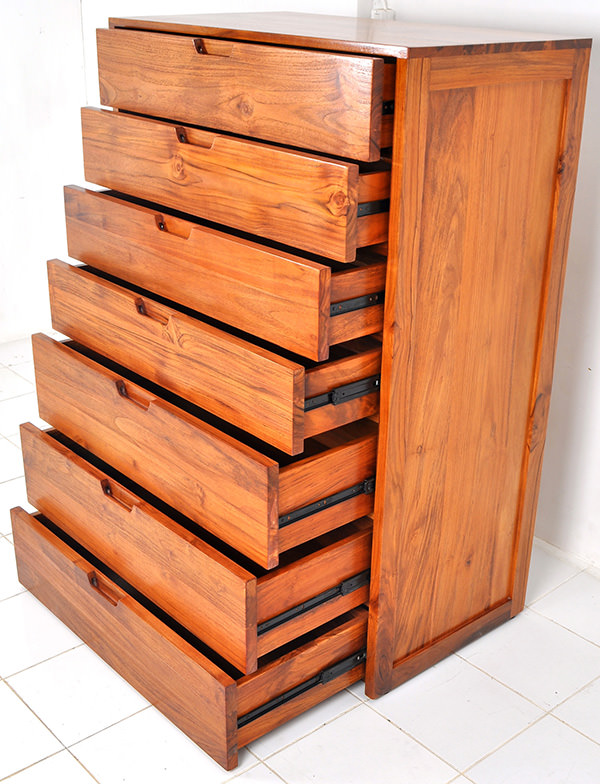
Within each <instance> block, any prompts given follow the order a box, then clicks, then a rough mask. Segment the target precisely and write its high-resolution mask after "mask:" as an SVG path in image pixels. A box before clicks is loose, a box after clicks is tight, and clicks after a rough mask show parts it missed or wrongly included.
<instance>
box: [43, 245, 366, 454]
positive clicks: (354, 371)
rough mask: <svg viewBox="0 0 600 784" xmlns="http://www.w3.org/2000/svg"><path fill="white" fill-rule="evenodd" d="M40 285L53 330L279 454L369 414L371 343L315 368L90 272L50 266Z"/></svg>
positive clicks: (345, 348)
mask: <svg viewBox="0 0 600 784" xmlns="http://www.w3.org/2000/svg"><path fill="white" fill-rule="evenodd" d="M48 279H49V284H50V306H51V311H52V324H53V326H54V328H55V329H56V330H58V331H59V332H61V333H62V334H64V335H68V336H69V337H71V338H73V339H74V340H77V341H78V342H80V343H83V345H85V346H88V347H89V348H91V349H93V350H94V351H97V352H98V353H101V354H105V353H106V354H110V358H111V359H113V360H114V361H115V362H118V363H119V364H121V365H125V367H128V368H130V369H131V370H133V371H134V372H135V373H139V374H140V375H141V376H143V377H144V378H147V379H149V380H150V381H153V382H155V383H157V384H160V385H161V386H163V387H165V388H166V389H168V390H170V391H171V392H175V393H176V394H178V395H181V396H182V397H184V398H185V399H186V400H189V401H190V402H192V403H195V404H196V405H198V406H201V407H202V408H204V409H206V410H207V411H210V412H211V413H213V414H216V415H217V416H220V417H223V418H224V419H227V421H229V422H231V423H232V424H234V425H235V426H237V427H240V428H243V429H244V430H246V431H248V432H249V433H252V434H253V435H255V436H257V437H258V438H261V439H262V440H263V441H266V442H267V443H269V444H271V445H273V446H274V447H276V448H278V449H282V450H283V451H285V452H287V453H288V454H298V453H300V452H302V450H303V448H304V439H305V438H307V437H309V436H312V435H316V434H318V433H322V432H324V431H326V430H331V429H332V428H335V427H339V426H340V425H344V424H347V423H348V422H353V421H355V420H357V419H362V418H363V417H367V416H372V415H373V414H375V413H377V411H378V408H379V372H380V369H381V343H380V342H379V341H377V340H375V339H374V338H363V339H361V340H358V341H351V342H350V343H347V344H342V345H340V346H337V347H335V349H334V350H333V356H332V358H331V359H330V360H329V361H327V362H324V363H321V364H318V365H314V364H313V363H311V362H310V360H306V359H304V360H302V359H301V358H299V357H293V356H292V357H288V356H286V355H282V354H279V353H274V352H273V351H271V350H269V349H268V348H265V347H264V346H262V345H259V344H257V343H254V342H249V341H248V340H246V339H245V338H247V337H249V336H248V335H246V333H242V334H241V335H239V334H237V333H233V332H230V331H227V330H225V329H221V328H219V327H217V326H214V325H212V324H210V323H207V322H206V321H204V320H200V319H199V318H198V314H196V313H195V312H194V311H191V312H190V311H187V312H184V311H182V310H179V309H177V308H175V307H174V306H173V305H172V304H170V303H169V302H168V300H167V301H164V300H158V299H156V298H155V297H150V296H148V293H147V292H146V291H144V290H143V289H141V290H140V289H137V288H130V287H129V285H128V284H123V285H119V284H118V283H117V282H115V280H114V279H109V280H107V279H106V278H105V273H98V272H96V271H94V270H93V269H90V268H84V269H82V268H79V267H73V266H71V265H69V264H65V263H64V262H62V261H57V260H53V261H50V262H48ZM121 283H122V281H121Z"/></svg>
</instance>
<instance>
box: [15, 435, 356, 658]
mask: <svg viewBox="0 0 600 784" xmlns="http://www.w3.org/2000/svg"><path fill="white" fill-rule="evenodd" d="M53 432H55V431H53ZM21 442H22V444H23V458H24V463H25V480H26V483H27V497H28V499H29V502H30V503H31V504H32V505H33V506H35V507H36V509H38V510H39V511H40V512H42V514H44V515H45V516H46V517H49V518H50V519H51V520H53V521H54V522H56V523H57V524H58V525H59V526H60V528H61V529H62V530H63V531H65V532H66V533H67V534H69V535H70V536H72V537H73V538H74V539H76V540H77V541H78V542H79V543H80V544H81V545H82V546H83V547H85V548H86V549H87V550H89V551H90V552H91V553H93V554H94V555H95V556H96V557H97V558H99V559H100V560H101V561H102V562H103V563H105V564H106V565H107V566H108V567H109V568H111V569H113V570H114V571H115V572H117V573H118V574H119V575H121V577H123V578H124V579H125V580H127V581H128V582H129V583H130V584H131V585H134V586H136V588H137V589H138V590H140V591H141V592H142V593H143V594H144V595H145V596H147V597H148V598H149V599H150V600H151V601H153V602H154V603H155V604H156V605H157V606H158V607H160V608H161V609H163V610H164V611H165V612H167V613H168V614H169V615H170V616H171V617H173V618H174V619H175V620H176V621H178V622H179V623H181V624H182V625H183V626H184V627H185V628H187V629H189V630H190V631H191V632H192V633H193V634H195V635H196V637H198V638H199V639H201V640H202V641H203V642H205V643H206V644H207V645H209V646H210V647H211V648H212V649H213V650H215V651H216V652H217V653H219V654H220V655H221V656H223V657H224V658H225V659H227V661H229V662H231V663H232V664H233V665H234V666H235V667H237V669H239V670H240V671H241V672H245V673H249V672H253V671H254V670H256V666H257V657H258V656H262V655H263V654H265V653H267V652H268V651H271V650H273V649H274V648H277V647H279V646H281V645H284V644H285V643H287V642H289V641H290V640H292V639H294V638H295V637H299V636H300V635H301V634H304V633H305V632H307V631H310V630H312V629H314V628H316V627H317V626H321V625H322V624H323V623H326V622H327V621H329V620H331V619H332V618H334V617H336V616H337V615H341V614H342V613H344V612H346V611H347V610H349V609H351V608H353V607H356V606H358V605H360V604H362V603H363V602H364V601H365V600H366V599H367V597H368V590H367V587H366V586H365V588H363V589H362V592H361V593H359V592H356V591H353V592H351V593H349V594H348V595H347V596H344V597H340V599H341V601H338V600H335V601H324V602H323V603H322V604H321V605H319V607H318V609H317V610H314V611H306V612H298V614H297V617H296V618H295V619H293V620H292V621H291V622H283V623H281V624H279V625H278V626H277V627H276V629H274V630H273V631H272V632H268V633H263V634H260V635H259V636H258V633H257V629H258V624H260V623H263V622H264V621H267V620H270V619H271V618H273V617H275V616H278V615H280V614H281V613H283V612H286V611H289V610H291V609H293V608H295V607H297V606H298V605H300V604H302V602H304V601H306V600H308V599H313V598H314V597H316V596H318V595H319V594H322V593H323V592H324V591H327V590H329V589H332V588H335V587H337V586H338V585H339V584H340V583H342V582H343V581H344V580H347V579H348V578H349V577H352V576H354V575H356V574H359V573H361V572H363V571H365V570H367V569H368V568H369V564H370V559H371V521H370V520H369V519H368V518H365V519H364V520H361V521H358V522H356V523H351V524H349V525H346V526H342V527H341V528H338V529H337V530H336V531H335V532H332V533H330V534H328V535H326V536H322V537H320V538H318V539H316V540H314V541H313V542H311V544H310V546H306V545H305V546H304V547H303V548H299V549H296V550H292V551H290V552H289V553H288V554H287V555H286V557H285V562H284V563H283V564H282V565H281V566H280V567H279V568H277V569H274V570H271V571H270V572H268V573H264V572H263V570H262V569H260V568H257V567H254V566H252V565H251V564H249V563H246V565H245V566H244V565H243V564H240V563H239V561H241V560H243V559H241V558H239V557H238V558H237V560H236V555H235V553H230V555H225V554H223V553H222V552H221V551H220V550H219V549H216V547H214V546H211V545H210V544H208V543H207V542H206V541H205V539H203V536H202V533H203V532H202V529H198V528H197V527H196V532H195V533H194V532H192V530H190V529H191V528H193V527H194V526H193V524H192V523H191V521H189V520H187V521H186V520H185V518H183V519H181V518H180V519H179V521H177V520H174V519H173V518H172V517H170V516H168V515H167V514H165V513H163V512H161V511H159V510H158V509H157V508H156V506H155V505H152V503H150V502H148V501H145V500H144V499H143V498H141V497H140V492H142V490H141V488H140V489H139V491H138V492H137V493H136V492H135V491H134V490H133V489H127V488H126V487H124V486H123V485H122V484H121V483H119V481H118V480H116V479H115V478H114V476H111V475H110V474H109V473H107V472H106V470H102V469H101V468H99V467H97V466H95V465H94V464H93V463H91V462H90V459H92V457H93V456H91V455H89V457H88V459H86V456H88V453H84V454H83V455H81V454H76V453H75V452H74V451H73V449H72V448H69V446H67V445H65V444H63V443H62V442H61V440H59V439H58V438H55V437H53V435H52V432H47V433H44V432H42V431H40V430H38V429H37V428H36V427H34V426H33V425H31V424H27V425H23V426H22V427H21ZM186 523H187V526H186ZM257 636H258V643H257Z"/></svg>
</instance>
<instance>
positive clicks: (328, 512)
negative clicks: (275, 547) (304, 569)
mask: <svg viewBox="0 0 600 784" xmlns="http://www.w3.org/2000/svg"><path fill="white" fill-rule="evenodd" d="M374 465H375V457H373V466H374ZM365 478H367V477H365ZM348 486H349V487H352V485H348ZM373 503H374V494H373V493H369V494H368V495H364V494H361V495H357V496H354V498H350V499H349V500H347V501H343V502H342V503H340V504H336V505H335V506H332V507H330V508H329V509H323V510H322V511H320V512H317V513H316V514H312V515H308V517H305V518H303V519H302V520H298V521H296V522H295V523H294V524H293V525H287V526H285V528H281V529H280V531H279V552H284V551H285V550H290V549H291V548H293V547H296V546H297V545H299V544H301V543H302V542H306V541H307V540H308V539H312V537H314V536H320V535H321V534H323V533H325V532H326V531H331V529H332V528H335V527H336V526H337V525H339V524H340V522H339V521H340V520H357V519H358V518H360V517H363V516H364V515H369V514H371V513H372V512H373Z"/></svg>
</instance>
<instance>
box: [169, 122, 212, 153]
mask: <svg viewBox="0 0 600 784" xmlns="http://www.w3.org/2000/svg"><path fill="white" fill-rule="evenodd" d="M199 133H204V135H205V136H206V131H203V132H199ZM199 133H197V134H196V136H195V138H194V140H193V141H190V138H189V136H188V132H187V128H184V127H183V126H181V125H176V126H175V136H177V141H178V142H179V143H180V144H189V145H191V146H192V147H201V148H202V149H204V150H212V148H213V146H214V143H215V142H216V140H217V139H218V138H219V137H218V135H217V134H215V135H214V136H211V137H210V138H208V139H206V138H200V135H199Z"/></svg>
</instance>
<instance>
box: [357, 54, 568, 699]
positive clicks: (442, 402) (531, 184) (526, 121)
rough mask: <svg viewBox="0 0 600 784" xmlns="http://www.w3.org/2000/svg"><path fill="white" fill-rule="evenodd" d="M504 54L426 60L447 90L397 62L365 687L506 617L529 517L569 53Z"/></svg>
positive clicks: (389, 682)
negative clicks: (397, 121)
mask: <svg viewBox="0 0 600 784" xmlns="http://www.w3.org/2000/svg"><path fill="white" fill-rule="evenodd" d="M512 57H513V60H512V62H511V64H510V67H509V65H508V59H509V56H508V55H505V56H502V57H497V56H496V55H494V56H489V61H488V64H487V65H486V66H484V65H483V63H482V62H481V61H474V60H473V58H471V57H464V58H463V59H464V63H465V69H466V70H465V75H464V79H461V78H460V76H459V74H458V73H454V72H453V71H452V69H456V68H458V60H457V61H455V62H452V63H450V61H448V63H447V65H448V67H447V68H446V64H442V65H441V66H439V64H436V66H435V68H438V70H437V76H436V79H439V78H440V75H444V78H446V77H448V80H449V81H448V85H447V87H448V89H443V87H444V84H443V83H442V82H439V81H438V82H435V81H434V82H433V84H434V86H435V88H436V89H435V90H433V88H432V82H431V81H430V73H431V74H432V73H433V70H435V68H434V66H433V63H432V64H431V71H430V67H429V66H430V63H429V61H428V60H425V61H423V62H422V63H416V62H415V63H412V62H411V63H409V64H408V67H407V69H406V70H405V69H404V68H400V71H399V75H398V78H399V80H400V79H402V76H403V74H404V73H405V74H406V76H405V77H404V78H405V91H404V95H403V98H402V100H403V101H404V106H403V109H402V110H399V109H398V108H397V112H398V111H402V116H403V119H404V127H403V128H402V129H398V136H397V141H396V143H395V153H396V154H397V156H398V158H397V162H396V164H395V168H394V170H393V177H394V181H395V184H394V186H393V187H394V192H398V193H402V200H396V201H394V200H393V202H392V207H391V212H392V216H391V223H390V225H393V226H397V227H398V230H397V232H393V233H392V234H391V237H390V255H389V258H388V280H387V286H386V316H385V327H384V346H383V360H382V399H381V410H382V412H383V416H382V419H381V434H380V443H381V449H380V460H379V465H378V469H377V476H378V484H377V487H378V491H377V492H378V495H377V498H376V509H375V527H374V545H373V547H374V566H373V577H372V598H371V608H372V609H371V620H370V632H369V634H370V637H369V649H370V662H369V663H368V665H367V688H368V693H369V694H370V695H371V696H375V695H377V694H381V693H383V692H385V691H387V690H389V688H391V687H392V686H393V685H395V684H397V683H398V682H399V681H400V679H402V678H403V677H405V676H406V673H407V672H411V673H413V674H414V673H415V672H416V671H417V670H418V669H419V666H421V667H426V666H429V665H430V664H431V663H433V661H434V660H435V656H439V657H441V656H443V655H445V654H446V653H447V652H448V650H449V649H448V647H447V646H446V645H445V644H441V645H437V644H436V641H437V640H439V639H441V638H446V637H447V638H448V639H454V640H455V641H458V640H459V639H460V634H458V630H460V629H463V628H469V627H470V628H471V629H472V630H475V629H477V628H481V629H483V628H486V624H488V621H489V620H490V618H491V617H492V615H493V608H497V607H503V608H504V609H503V610H502V611H498V612H500V614H501V615H502V617H504V618H505V617H507V614H508V613H509V612H510V606H509V605H508V604H507V602H508V601H509V599H510V597H511V594H512V591H513V585H512V568H513V562H514V558H515V546H516V543H517V541H518V535H519V532H524V531H527V532H528V535H531V532H532V530H533V514H532V513H531V510H530V514H529V515H528V518H527V519H524V518H523V516H522V494H523V492H524V488H525V487H526V484H527V477H526V473H525V470H524V465H525V463H526V457H525V456H526V455H527V454H528V452H529V448H530V435H529V434H530V432H531V431H530V412H531V406H532V400H533V399H534V398H533V395H532V390H533V389H534V388H535V375H536V372H537V371H536V367H537V365H538V358H537V357H538V350H539V349H538V345H539V323H540V314H541V313H543V312H544V309H545V305H544V299H545V291H546V288H547V283H546V278H547V257H548V242H549V236H551V233H552V231H553V211H554V198H555V197H554V194H555V188H556V176H557V171H558V170H559V169H560V167H561V164H560V152H561V135H562V127H563V116H564V112H565V95H566V93H565V81H564V79H563V78H561V77H562V76H563V75H564V68H565V63H566V62H567V61H568V59H569V58H568V57H567V56H565V55H564V53H561V52H558V53H556V54H552V53H547V54H545V55H544V56H543V57H537V56H536V57H534V58H532V63H533V65H532V69H531V73H530V71H529V68H528V58H527V57H525V58H524V57H523V56H522V55H514V56H512ZM553 58H555V62H554V64H553V62H552V61H553ZM540 60H542V61H543V69H544V70H543V73H540V70H539V69H540V67H541V66H540ZM517 66H520V67H521V79H520V80H517V79H516V75H517ZM450 73H452V74H453V75H452V77H451V78H450V76H449V74H450ZM493 73H496V74H497V80H496V81H497V83H494V80H493V78H492V74H493ZM478 74H480V78H479V79H478ZM433 78H434V77H433V76H431V79H432V80H433ZM450 83H451V84H450ZM465 84H469V85H472V86H468V87H464V86H462V85H465ZM555 313H556V311H555ZM554 338H555V334H554ZM392 399H393V400H394V405H393V406H392V405H391V403H390V401H391V400H392ZM541 440H543V439H541ZM383 476H385V479H382V477H383ZM398 517H401V518H402V521H403V523H402V526H401V527H398V526H396V524H395V520H397V519H398ZM521 535H525V534H523V533H522V534H521ZM525 536H526V535H525ZM523 549H524V550H526V549H527V548H526V547H525V548H523ZM520 559H521V561H522V562H523V556H520ZM400 574H401V575H402V579H399V578H398V575H400ZM507 608H508V609H507ZM514 611H515V608H514V607H513V612H514ZM486 613H489V618H487V617H486ZM455 631H456V632H457V635H456V636H455V637H454V638H452V635H453V633H454V632H455ZM436 652H437V653H436ZM409 661H410V664H408V662H409ZM419 662H421V665H419ZM401 673H404V675H401Z"/></svg>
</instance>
